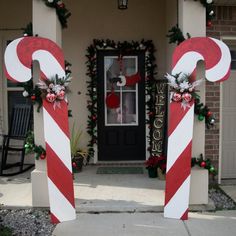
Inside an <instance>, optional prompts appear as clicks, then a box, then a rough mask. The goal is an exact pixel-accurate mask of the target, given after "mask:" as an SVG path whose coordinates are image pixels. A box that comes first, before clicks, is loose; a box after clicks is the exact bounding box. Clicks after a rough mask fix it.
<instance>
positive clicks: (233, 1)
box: [214, 0, 236, 6]
mask: <svg viewBox="0 0 236 236" xmlns="http://www.w3.org/2000/svg"><path fill="white" fill-rule="evenodd" d="M214 3H215V5H220V6H236V0H214Z"/></svg>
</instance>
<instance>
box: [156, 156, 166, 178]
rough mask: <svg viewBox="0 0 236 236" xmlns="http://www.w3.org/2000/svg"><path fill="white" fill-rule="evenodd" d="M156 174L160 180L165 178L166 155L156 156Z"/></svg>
mask: <svg viewBox="0 0 236 236" xmlns="http://www.w3.org/2000/svg"><path fill="white" fill-rule="evenodd" d="M157 175H158V178H159V179H160V180H165V175H166V157H165V156H164V155H162V156H160V157H158V163H157Z"/></svg>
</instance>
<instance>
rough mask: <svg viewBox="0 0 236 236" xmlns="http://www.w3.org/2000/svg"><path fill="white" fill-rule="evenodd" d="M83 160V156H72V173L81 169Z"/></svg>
mask: <svg viewBox="0 0 236 236" xmlns="http://www.w3.org/2000/svg"><path fill="white" fill-rule="evenodd" d="M83 162H84V158H83V157H74V158H73V159H72V170H73V173H78V172H81V171H82V168H83Z"/></svg>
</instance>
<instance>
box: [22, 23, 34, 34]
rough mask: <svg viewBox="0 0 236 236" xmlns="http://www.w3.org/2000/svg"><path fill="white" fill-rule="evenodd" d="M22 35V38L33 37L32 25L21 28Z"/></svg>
mask: <svg viewBox="0 0 236 236" xmlns="http://www.w3.org/2000/svg"><path fill="white" fill-rule="evenodd" d="M23 34H24V36H33V24H32V22H30V23H29V24H27V25H26V27H25V28H23Z"/></svg>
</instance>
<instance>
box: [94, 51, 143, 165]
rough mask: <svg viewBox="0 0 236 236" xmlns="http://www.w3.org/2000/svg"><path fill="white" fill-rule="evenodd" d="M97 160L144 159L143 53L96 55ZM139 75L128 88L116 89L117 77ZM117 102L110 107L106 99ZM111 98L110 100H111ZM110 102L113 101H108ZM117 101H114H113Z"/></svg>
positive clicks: (103, 52)
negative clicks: (115, 105)
mask: <svg viewBox="0 0 236 236" xmlns="http://www.w3.org/2000/svg"><path fill="white" fill-rule="evenodd" d="M97 59H98V68H97V70H98V78H99V79H98V160H99V161H138V160H145V159H146V156H145V153H146V152H145V143H146V141H145V140H146V137H145V79H144V78H145V65H144V61H145V54H144V52H142V51H140V52H134V53H129V55H125V56H122V57H119V53H118V52H117V51H115V50H112V51H105V50H104V51H99V53H98V58H97ZM137 72H138V73H139V74H140V76H141V80H140V81H139V82H137V83H136V84H134V85H132V86H126V85H125V86H118V85H117V81H116V79H115V78H117V77H118V76H119V75H121V74H122V75H124V76H130V75H134V74H136V73H137ZM112 91H113V95H114V97H115V100H118V101H119V104H118V106H117V107H116V108H111V107H110V105H109V104H108V102H107V96H109V94H111V93H112ZM114 97H113V100H114ZM111 102H115V101H112V100H111ZM116 102H117V101H116Z"/></svg>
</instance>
